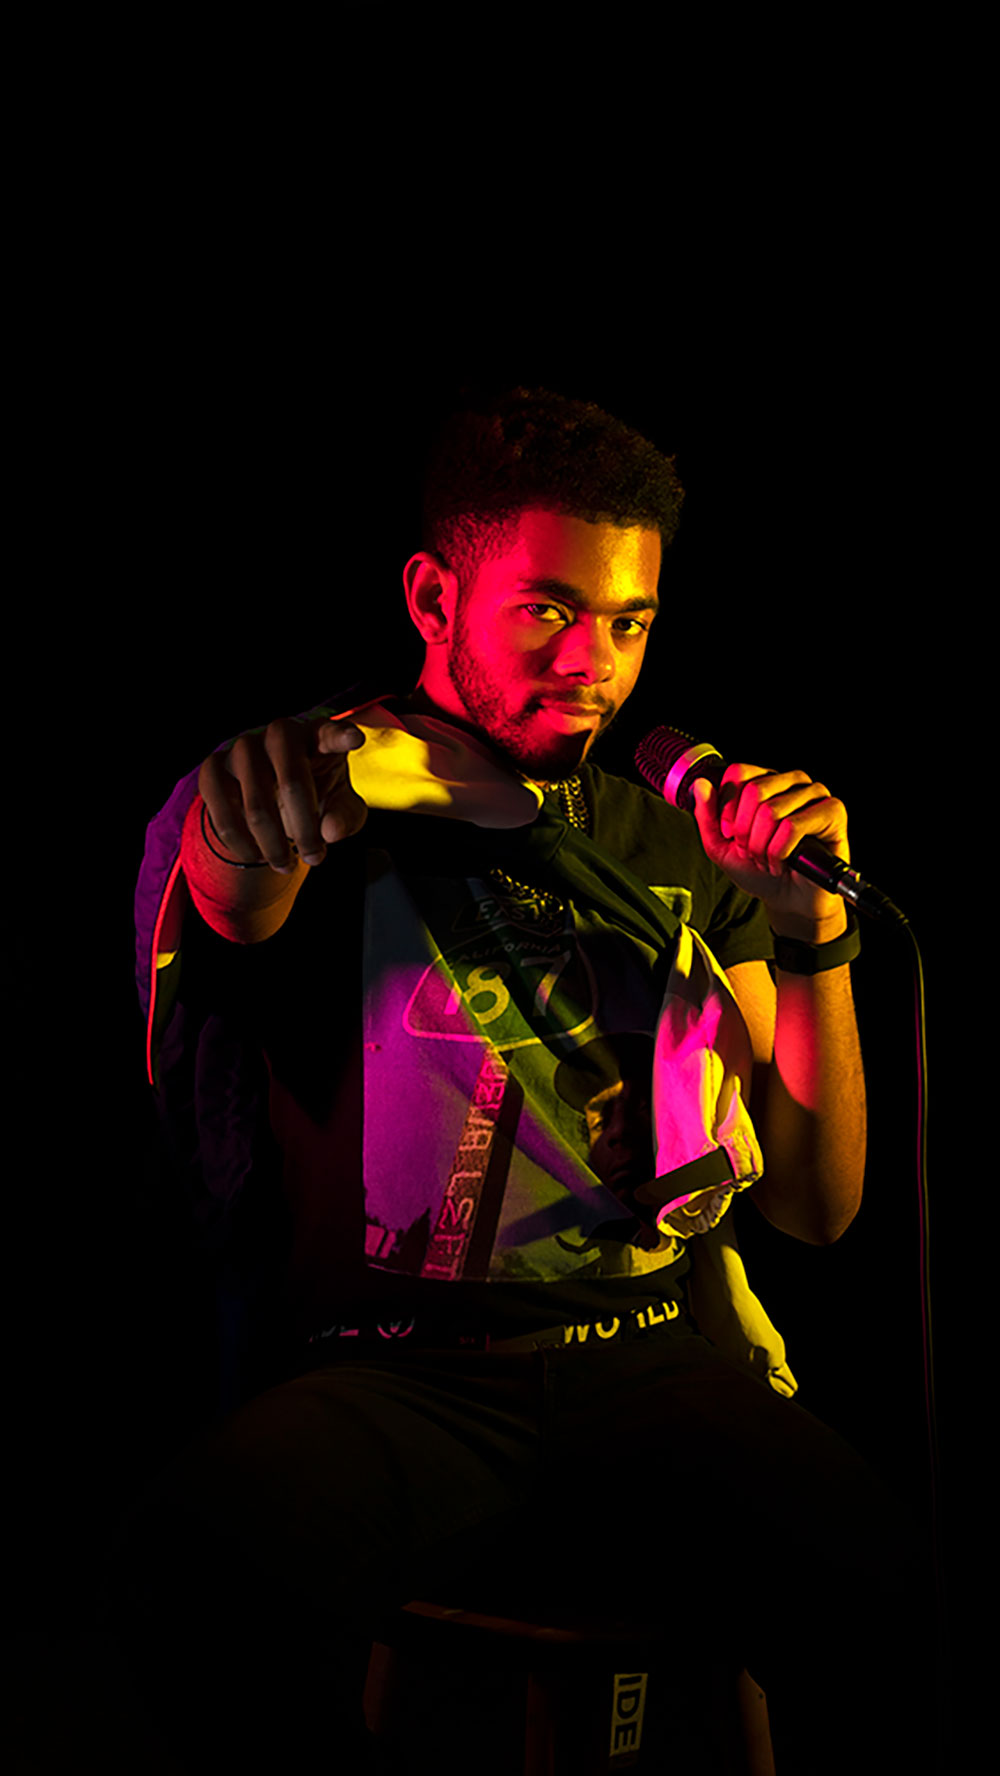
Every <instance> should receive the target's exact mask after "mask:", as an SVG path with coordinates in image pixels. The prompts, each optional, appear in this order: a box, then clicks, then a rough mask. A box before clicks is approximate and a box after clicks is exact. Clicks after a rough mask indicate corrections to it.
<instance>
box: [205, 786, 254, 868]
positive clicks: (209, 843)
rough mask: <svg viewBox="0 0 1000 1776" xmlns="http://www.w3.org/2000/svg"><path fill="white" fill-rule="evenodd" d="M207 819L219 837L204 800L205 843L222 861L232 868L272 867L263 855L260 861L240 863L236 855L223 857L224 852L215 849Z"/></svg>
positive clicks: (217, 836) (213, 854)
mask: <svg viewBox="0 0 1000 1776" xmlns="http://www.w3.org/2000/svg"><path fill="white" fill-rule="evenodd" d="M206 820H207V821H208V824H209V826H211V828H212V831H213V832H214V833H215V836H216V838H217V839H218V838H219V835H218V833H217V832H215V826H214V825H213V822H212V819H211V816H210V815H209V812H208V808H207V806H206V804H205V803H204V802H202V804H201V836H202V838H203V839H204V841H205V844H206V845H207V846H208V849H209V850H210V851H211V853H212V856H213V857H217V858H218V859H219V862H220V863H228V865H229V867H230V869H270V867H271V866H270V864H269V863H268V861H267V858H266V857H262V858H261V859H260V861H259V862H258V863H240V862H238V860H237V859H236V858H235V857H223V855H222V852H221V851H217V850H216V849H215V846H214V845H213V844H212V841H211V839H210V838H209V836H208V832H207V830H206V827H205V822H206ZM219 843H220V845H221V843H222V840H221V839H219Z"/></svg>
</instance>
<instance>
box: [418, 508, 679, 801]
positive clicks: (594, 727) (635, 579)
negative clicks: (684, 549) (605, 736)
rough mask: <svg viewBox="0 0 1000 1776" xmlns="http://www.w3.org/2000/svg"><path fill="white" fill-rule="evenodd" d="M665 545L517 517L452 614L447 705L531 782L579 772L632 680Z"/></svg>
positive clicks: (572, 523) (572, 522)
mask: <svg viewBox="0 0 1000 1776" xmlns="http://www.w3.org/2000/svg"><path fill="white" fill-rule="evenodd" d="M659 573H660V536H659V532H658V531H655V530H644V529H639V528H638V527H637V528H634V529H630V530H619V529H618V528H617V527H616V526H615V525H613V524H588V523H586V522H585V521H584V520H583V519H582V518H566V517H561V516H558V515H557V514H555V513H553V512H544V511H534V510H533V511H528V512H522V514H521V517H520V521H519V524H518V531H517V538H516V541H515V543H514V545H513V547H512V548H511V549H510V551H509V552H508V553H507V554H505V555H504V556H502V557H501V558H499V559H497V560H494V561H489V562H487V563H486V564H485V566H483V567H482V568H481V569H480V572H479V573H478V575H477V576H476V579H475V581H474V582H473V584H472V585H471V586H470V587H469V588H468V589H467V591H466V593H465V595H464V597H459V598H458V600H457V608H455V609H454V610H453V612H452V622H451V628H450V633H449V638H448V649H447V656H446V677H447V689H446V692H445V697H443V698H442V702H444V701H447V702H450V703H451V706H452V712H453V713H454V714H456V715H459V716H464V717H465V718H466V719H468V720H469V721H471V722H472V723H473V725H474V726H475V727H477V728H478V729H479V730H480V731H481V732H482V733H483V734H484V735H485V736H486V737H487V738H488V739H489V740H490V741H492V743H493V745H494V746H496V747H497V748H498V749H499V750H501V751H502V752H504V753H506V755H507V756H508V758H509V759H510V760H511V761H512V762H513V763H514V764H515V765H516V766H517V768H518V769H519V770H520V771H522V772H524V774H525V775H526V776H529V777H538V778H541V779H543V780H549V779H552V780H554V779H557V778H559V777H563V776H565V775H567V774H568V773H570V772H572V771H574V770H575V769H576V768H577V766H578V765H579V764H580V763H581V762H582V760H583V759H584V758H585V757H586V755H587V753H588V752H589V751H590V748H591V746H592V745H593V743H594V741H595V740H596V738H597V736H598V734H600V733H601V732H602V731H603V730H604V729H605V728H607V726H608V725H609V723H610V722H611V721H612V719H613V717H614V716H615V714H616V713H617V711H618V710H619V709H620V708H621V706H622V704H623V703H624V701H625V699H626V697H627V696H628V695H629V693H630V692H631V690H632V688H633V686H634V685H635V681H636V679H637V678H638V676H639V668H640V666H641V665H642V660H643V655H644V653H645V650H646V641H647V638H648V635H649V630H650V626H651V624H652V621H653V618H654V616H655V614H656V609H657V596H656V586H657V581H658V579H659Z"/></svg>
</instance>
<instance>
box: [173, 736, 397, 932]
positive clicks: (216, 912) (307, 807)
mask: <svg viewBox="0 0 1000 1776" xmlns="http://www.w3.org/2000/svg"><path fill="white" fill-rule="evenodd" d="M363 738H364V737H363V735H362V734H361V731H360V729H358V728H356V727H353V726H352V725H351V723H350V722H334V721H331V720H330V719H329V718H328V717H326V716H318V717H317V718H316V719H315V720H313V719H312V718H310V717H304V718H302V717H296V718H284V719H281V720H278V721H274V722H270V723H269V724H268V726H267V727H266V728H264V729H254V730H252V731H250V732H248V733H246V734H241V735H240V736H239V738H238V739H237V740H235V741H234V742H233V744H232V746H230V747H228V748H227V749H226V750H225V751H224V752H214V753H212V754H211V755H210V756H209V757H208V758H207V759H206V760H205V761H204V763H203V765H202V767H201V771H200V773H199V777H198V789H199V794H198V796H197V797H196V799H195V801H194V803H193V804H192V806H191V808H190V809H189V811H188V815H187V819H186V820H185V823H184V833H183V838H182V841H181V864H182V868H183V870H184V875H185V878H186V880H187V884H188V888H189V890H190V893H191V898H192V900H193V902H194V904H195V907H196V908H197V910H198V912H199V913H200V914H201V916H202V918H203V919H204V920H205V922H206V924H208V925H210V926H211V927H212V930H213V931H217V932H218V933H219V935H220V936H221V937H225V938H228V939H229V941H230V942H231V943H261V942H262V941H263V940H264V939H265V938H267V937H270V936H272V935H273V933H274V932H275V931H278V930H280V928H281V926H282V925H283V924H284V922H285V920H286V919H287V917H288V915H289V913H290V912H291V909H292V907H293V906H294V904H295V898H296V895H297V894H298V892H299V890H300V888H301V887H302V884H303V883H304V881H305V880H306V877H307V876H308V874H309V870H310V868H312V867H315V866H316V865H318V864H320V863H322V862H323V859H324V858H325V856H326V854H327V849H328V847H329V846H330V845H335V844H337V843H338V842H339V841H340V840H341V839H344V838H348V837H349V836H350V835H351V834H352V833H355V832H357V831H358V830H359V829H360V827H361V826H362V825H363V824H364V821H365V818H366V816H367V812H368V811H367V808H366V807H365V804H364V802H363V801H362V800H361V797H360V796H359V795H357V794H356V792H355V791H354V790H353V789H352V787H351V780H350V776H349V774H348V770H347V754H348V753H349V752H352V751H354V750H356V748H357V747H358V746H360V745H361V744H363ZM293 846H294V847H295V849H294V850H293V849H292V847H293Z"/></svg>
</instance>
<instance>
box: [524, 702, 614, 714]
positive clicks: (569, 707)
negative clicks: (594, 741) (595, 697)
mask: <svg viewBox="0 0 1000 1776" xmlns="http://www.w3.org/2000/svg"><path fill="white" fill-rule="evenodd" d="M538 702H539V705H540V707H541V708H542V709H555V710H557V711H558V713H559V714H560V715H580V716H590V715H596V716H604V715H610V713H611V708H612V705H611V704H610V703H584V702H581V700H580V699H579V698H578V697H539V699H538Z"/></svg>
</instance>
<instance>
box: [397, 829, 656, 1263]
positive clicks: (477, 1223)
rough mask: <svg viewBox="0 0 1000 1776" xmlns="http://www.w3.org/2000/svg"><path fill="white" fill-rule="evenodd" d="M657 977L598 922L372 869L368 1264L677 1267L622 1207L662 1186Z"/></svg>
mask: <svg viewBox="0 0 1000 1776" xmlns="http://www.w3.org/2000/svg"><path fill="white" fill-rule="evenodd" d="M418 899H419V905H418ZM536 912H537V909H536ZM654 961H655V955H654V952H653V951H652V949H646V948H645V947H644V946H643V945H641V944H639V943H638V942H637V941H636V940H635V939H634V938H631V937H626V935H625V934H624V933H622V932H620V931H617V930H615V929H613V928H612V926H610V925H609V924H607V923H606V922H604V921H603V920H602V919H601V918H600V917H599V916H597V915H596V914H594V915H590V916H588V917H586V918H582V917H581V916H580V914H579V913H578V912H577V911H575V910H574V909H573V908H571V907H562V906H558V905H556V906H554V907H550V908H548V909H547V912H546V916H545V917H544V918H538V917H537V916H535V917H531V918H530V919H529V916H527V915H525V913H524V910H523V908H521V907H520V906H519V905H518V903H517V902H516V900H505V899H504V897H503V896H499V895H498V894H497V893H496V891H495V888H494V887H492V886H491V885H490V884H487V883H483V882H476V881H473V882H469V883H467V884H460V883H456V882H455V881H454V880H453V879H448V880H445V881H440V882H437V881H430V880H428V879H426V878H425V879H422V880H421V881H420V882H419V883H416V884H404V882H403V881H402V880H401V878H400V877H399V876H398V875H397V874H396V873H395V871H394V870H393V869H392V867H391V866H390V865H389V862H388V859H385V858H383V859H382V860H381V862H377V863H376V867H375V868H374V869H373V871H372V876H371V880H370V883H369V889H368V895H367V899H366V928H365V957H364V977H365V995H364V997H365V1024H364V1104H365V1110H364V1149H363V1150H364V1183H365V1200H366V1216H367V1242H366V1251H367V1256H368V1260H369V1263H372V1264H374V1265H375V1266H377V1267H379V1268H385V1269H390V1270H401V1271H405V1272H406V1273H407V1274H411V1275H423V1276H429V1277H430V1276H432V1277H437V1278H439V1279H448V1280H456V1279H458V1278H459V1277H464V1278H492V1279H496V1280H500V1279H503V1278H512V1277H518V1278H524V1279H534V1280H539V1281H548V1280H555V1279H557V1278H559V1277H565V1276H568V1275H572V1274H580V1273H584V1272H585V1273H586V1274H588V1275H590V1274H592V1275H595V1276H598V1275H600V1276H604V1275H634V1274H637V1273H639V1272H643V1271H645V1270H647V1269H652V1268H659V1267H661V1266H662V1265H663V1264H664V1263H665V1262H668V1261H669V1260H670V1258H671V1257H672V1256H673V1255H675V1253H674V1246H675V1242H673V1241H672V1240H671V1239H670V1238H669V1237H665V1236H662V1235H660V1234H658V1233H657V1232H656V1231H655V1229H652V1230H650V1229H649V1228H648V1227H647V1228H643V1227H642V1225H641V1224H640V1222H639V1221H638V1220H637V1217H636V1210H635V1204H634V1203H633V1202H632V1201H631V1200H630V1196H629V1191H630V1189H631V1187H633V1186H634V1185H635V1184H637V1183H639V1182H642V1181H644V1180H645V1179H647V1178H649V1177H650V1176H651V1175H652V1172H653V1170H654V1169H655V1168H654V1161H653V1155H652V1138H651V1129H650V1109H649V1105H650V1099H651V1089H650V1074H651V1066H652V1053H653V1033H654V1030H655V1020H656V1015H657V1011H658V1005H657V1003H656V1001H655V996H654V992H653V989H652V985H651V971H652V966H653V963H654ZM598 982H600V983H601V985H600V988H598Z"/></svg>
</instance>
